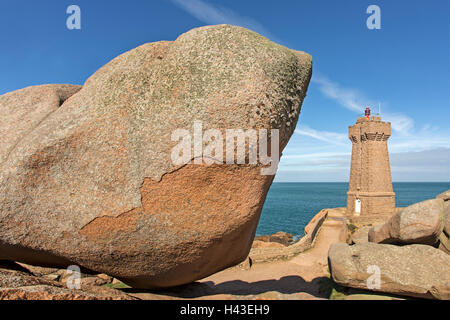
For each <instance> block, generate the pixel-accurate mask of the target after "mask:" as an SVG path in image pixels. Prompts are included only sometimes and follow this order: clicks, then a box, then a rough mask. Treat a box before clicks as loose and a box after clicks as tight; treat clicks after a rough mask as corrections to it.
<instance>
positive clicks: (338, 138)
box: [295, 125, 348, 145]
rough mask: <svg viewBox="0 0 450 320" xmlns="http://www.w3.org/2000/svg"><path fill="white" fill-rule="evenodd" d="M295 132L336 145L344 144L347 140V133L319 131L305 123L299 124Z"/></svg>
mask: <svg viewBox="0 0 450 320" xmlns="http://www.w3.org/2000/svg"><path fill="white" fill-rule="evenodd" d="M295 133H297V134H300V135H302V136H307V137H311V138H314V139H317V140H321V141H324V142H327V143H330V144H337V145H344V144H345V143H346V142H347V140H348V138H347V135H346V134H344V133H337V132H329V131H319V130H315V129H312V128H310V127H309V126H307V125H300V126H299V128H298V129H296V130H295Z"/></svg>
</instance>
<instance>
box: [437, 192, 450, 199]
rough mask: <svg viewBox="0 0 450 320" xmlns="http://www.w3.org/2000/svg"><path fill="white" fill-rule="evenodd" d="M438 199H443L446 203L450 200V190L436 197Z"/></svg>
mask: <svg viewBox="0 0 450 320" xmlns="http://www.w3.org/2000/svg"><path fill="white" fill-rule="evenodd" d="M436 198H437V199H442V200H444V201H448V200H450V190H447V191H444V192H442V193H441V194H439V195H437V196H436Z"/></svg>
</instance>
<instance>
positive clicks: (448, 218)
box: [436, 190, 450, 237]
mask: <svg viewBox="0 0 450 320" xmlns="http://www.w3.org/2000/svg"><path fill="white" fill-rule="evenodd" d="M436 198H437V199H442V200H444V201H445V202H444V232H445V233H446V234H447V237H449V236H450V190H447V191H445V192H442V193H441V194H440V195H438V196H437V197H436Z"/></svg>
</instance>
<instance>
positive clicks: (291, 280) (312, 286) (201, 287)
mask: <svg viewBox="0 0 450 320" xmlns="http://www.w3.org/2000/svg"><path fill="white" fill-rule="evenodd" d="M332 290H333V285H332V281H331V280H330V279H329V278H327V277H320V278H316V279H313V280H312V281H305V280H304V279H303V278H302V277H299V276H286V277H282V278H280V279H278V280H277V279H271V280H263V281H256V282H245V281H242V280H233V281H226V282H222V283H218V284H215V283H214V282H212V281H208V282H194V283H191V284H187V285H183V286H178V287H174V288H171V289H166V290H162V291H154V290H153V291H150V290H138V289H133V288H126V289H122V291H124V292H125V293H129V294H136V293H150V294H157V295H165V296H170V297H175V298H184V299H194V298H200V297H205V296H212V295H220V294H225V295H235V296H248V295H258V294H262V293H265V292H270V291H276V292H279V293H281V294H293V293H308V294H310V295H313V296H315V297H317V298H328V297H329V296H330V294H331V292H332Z"/></svg>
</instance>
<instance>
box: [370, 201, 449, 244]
mask: <svg viewBox="0 0 450 320" xmlns="http://www.w3.org/2000/svg"><path fill="white" fill-rule="evenodd" d="M443 215H444V201H443V200H442V199H432V200H426V201H422V202H419V203H416V204H413V205H411V206H409V207H407V208H405V209H403V210H401V211H399V212H397V213H396V214H394V215H393V216H392V217H391V218H390V219H389V221H388V222H386V223H385V224H384V225H380V226H375V227H373V228H372V229H370V231H369V241H370V242H377V243H392V244H411V243H416V244H428V245H434V244H435V243H437V242H438V241H439V235H440V234H441V232H442V229H443Z"/></svg>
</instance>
